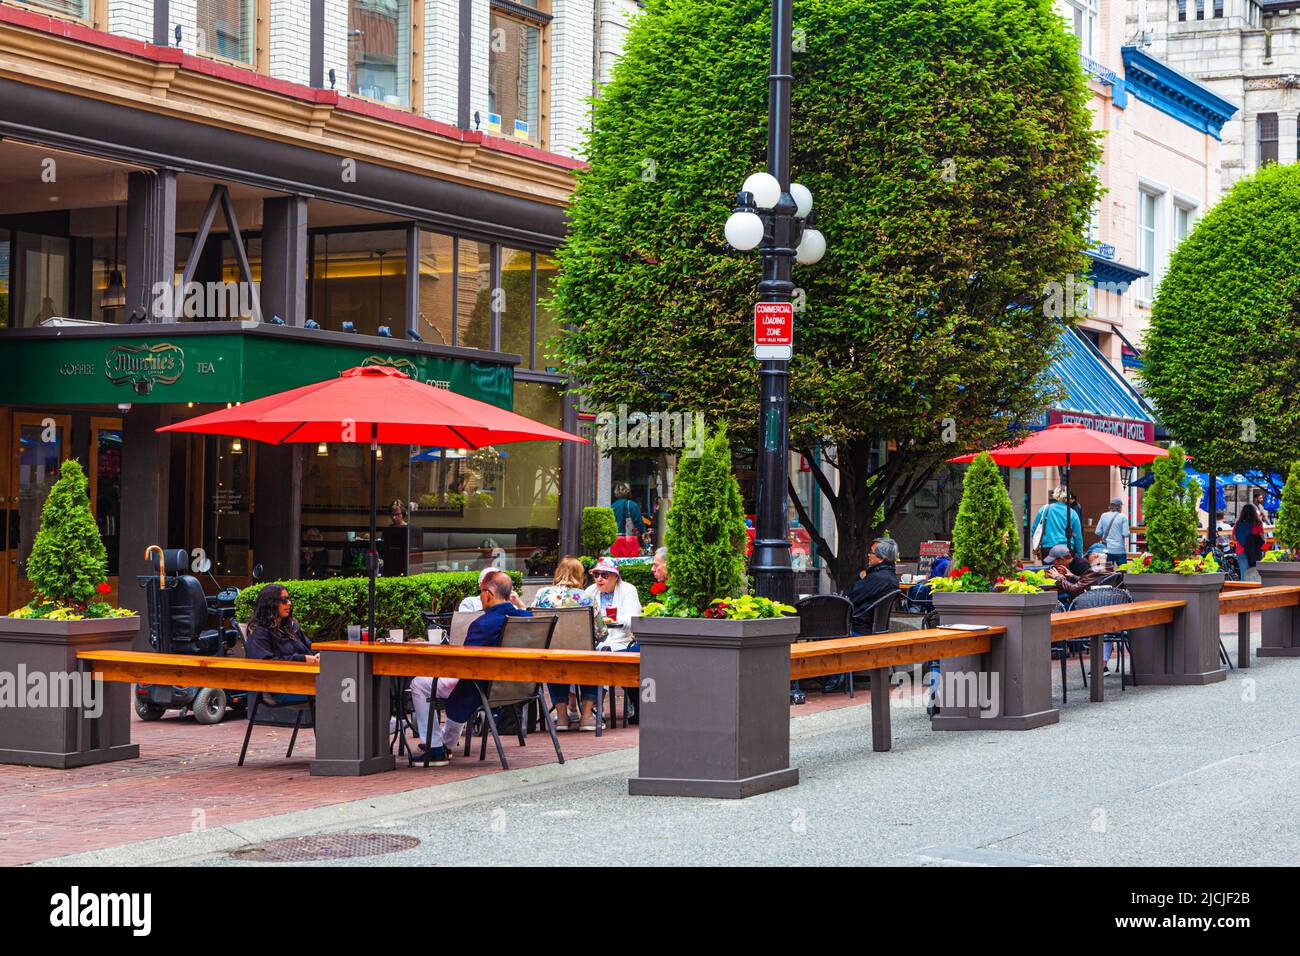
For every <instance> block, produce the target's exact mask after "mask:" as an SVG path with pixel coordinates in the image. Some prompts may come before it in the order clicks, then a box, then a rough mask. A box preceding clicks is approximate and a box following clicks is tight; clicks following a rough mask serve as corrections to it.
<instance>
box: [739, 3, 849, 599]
mask: <svg viewBox="0 0 1300 956" xmlns="http://www.w3.org/2000/svg"><path fill="white" fill-rule="evenodd" d="M792 35H793V21H792V16H791V0H772V60H771V72H770V73H769V74H768V78H767V82H768V105H767V172H765V173H755V174H754V175H752V176H750V177H749V178H748V179H746V180H745V184H744V186H742V187H741V192H740V194H739V195H738V196H737V197H736V210H735V212H733V213H732V215H731V218H730V219H728V220H727V227H726V235H727V241H728V242H729V243H731V245H732V246H733V247H735V248H736V249H739V250H741V251H748V250H750V249H754V248H758V250H759V254H760V255H762V257H763V281H762V282H760V283H759V284H758V292H759V301H760V302H765V303H790V302H791V300H792V293H793V292H794V282H793V280H792V279H791V278H790V268H791V262H792V260H795V259H797V260H798V261H799V262H800V263H803V264H807V265H811V264H812V263H814V262H817V261H818V260H819V259H821V257H822V255H823V254H825V252H826V241H825V239H823V238H822V235H821V233H820V232H818V231H817V230H816V229H813V228H812V225H813V222H814V220H813V216H812V204H813V200H812V193H810V192H809V191H808V190H807V189H806V188H805V187H803V186H801V185H799V184H798V183H791V182H790V86H791V84H792V82H793V80H794V77H793V76H792V74H791V64H790V60H791V47H792ZM791 350H792V349H787V350H785V352H784V355H783V356H782V357H771V354H772V352H773V351H780V349H768V350H767V351H766V352H764V351H760V350H758V349H756V358H760V360H761V361H762V368H761V370H760V372H759V378H760V392H759V403H760V404H759V438H760V442H761V445H760V448H759V451H758V502H757V508H756V517H757V520H758V527H757V528H756V529H755V540H754V551H753V555H752V557H751V558H750V564H749V568H750V573H752V574H753V575H754V590H755V592H756V593H757V594H758V595H759V596H761V597H767V598H772V599H773V600H777V601H784V602H787V603H788V602H792V601H793V600H794V574H793V572H792V571H791V569H790V540H789V536H788V534H787V527H786V504H785V499H786V486H787V484H788V482H789V478H788V474H787V473H788V467H789V437H788V424H787V422H788V408H789V381H790V371H789V369H790V363H789V359H790V351H791Z"/></svg>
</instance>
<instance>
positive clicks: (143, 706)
mask: <svg viewBox="0 0 1300 956" xmlns="http://www.w3.org/2000/svg"><path fill="white" fill-rule="evenodd" d="M165 713H167V708H166V707H160V706H159V705H158V704H151V703H149V702H148V701H143V700H137V701H136V702H135V715H136V716H137V717H139V718H140V719H141V720H162V716H163V714H165Z"/></svg>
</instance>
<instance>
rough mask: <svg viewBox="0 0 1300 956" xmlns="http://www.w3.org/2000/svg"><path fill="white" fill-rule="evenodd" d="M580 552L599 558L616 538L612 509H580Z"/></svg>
mask: <svg viewBox="0 0 1300 956" xmlns="http://www.w3.org/2000/svg"><path fill="white" fill-rule="evenodd" d="M581 537H582V550H583V552H584V553H585V554H590V555H594V556H595V557H600V556H601V554H603V553H604V551H605V549H606V548H608V547H609V546H610V545H612V544H613V543H614V541H615V539H617V538H618V524H617V523H616V522H615V521H614V509H613V508H583V509H582V531H581Z"/></svg>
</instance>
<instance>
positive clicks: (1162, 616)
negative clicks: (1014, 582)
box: [1052, 601, 1187, 644]
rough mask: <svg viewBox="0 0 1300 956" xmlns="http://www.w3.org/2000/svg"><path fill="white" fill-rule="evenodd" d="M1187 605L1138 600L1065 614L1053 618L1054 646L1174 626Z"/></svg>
mask: <svg viewBox="0 0 1300 956" xmlns="http://www.w3.org/2000/svg"><path fill="white" fill-rule="evenodd" d="M1186 606H1187V602H1186V601H1138V602H1136V603H1134V604H1115V605H1112V606H1110V607H1098V608H1092V609H1090V610H1087V611H1063V612H1061V613H1059V614H1053V615H1052V643H1053V644H1056V643H1059V642H1061V641H1071V640H1075V639H1076V638H1080V637H1095V636H1097V635H1099V634H1113V633H1115V632H1116V631H1131V630H1133V629H1135V628H1139V627H1153V626H1155V625H1157V624H1172V623H1173V622H1174V614H1175V613H1176V612H1177V611H1178V610H1179V609H1180V608H1184V607H1186Z"/></svg>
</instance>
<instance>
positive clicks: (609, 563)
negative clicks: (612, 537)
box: [591, 557, 623, 581]
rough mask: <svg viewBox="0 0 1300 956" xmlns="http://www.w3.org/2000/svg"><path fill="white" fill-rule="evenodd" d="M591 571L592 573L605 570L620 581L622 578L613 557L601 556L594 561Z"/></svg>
mask: <svg viewBox="0 0 1300 956" xmlns="http://www.w3.org/2000/svg"><path fill="white" fill-rule="evenodd" d="M591 571H592V573H595V572H596V571H605V572H608V573H609V574H612V575H614V576H615V577H616V578H618V579H619V580H620V581H621V580H622V579H623V575H621V574H619V573H618V565H617V564H615V563H614V560H613V558H608V557H606V558H601V559H600V560H599V561H597V562H596V564H595V567H593V568H592V569H591Z"/></svg>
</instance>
